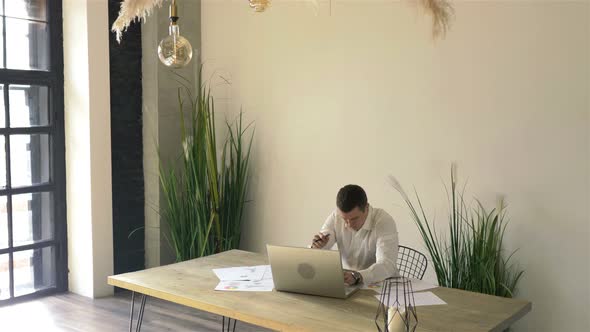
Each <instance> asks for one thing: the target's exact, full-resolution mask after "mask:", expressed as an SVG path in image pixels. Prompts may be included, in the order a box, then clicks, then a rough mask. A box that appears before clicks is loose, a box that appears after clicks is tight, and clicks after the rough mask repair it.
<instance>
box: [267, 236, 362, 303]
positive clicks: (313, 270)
mask: <svg viewBox="0 0 590 332" xmlns="http://www.w3.org/2000/svg"><path fill="white" fill-rule="evenodd" d="M266 249H267V251H268V260H269V263H270V266H271V269H272V276H273V282H274V284H275V289H276V290H279V291H288V292H295V293H303V294H312V295H321V296H329V297H337V298H346V297H347V296H348V295H350V294H352V292H350V290H349V291H346V290H345V285H344V279H343V272H342V262H341V260H340V252H339V251H335V250H320V249H308V248H295V247H282V246H273V245H267V246H266Z"/></svg>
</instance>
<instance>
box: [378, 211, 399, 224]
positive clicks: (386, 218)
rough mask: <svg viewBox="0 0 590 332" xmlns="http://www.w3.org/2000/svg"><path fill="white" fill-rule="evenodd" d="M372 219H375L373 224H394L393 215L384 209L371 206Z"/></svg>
mask: <svg viewBox="0 0 590 332" xmlns="http://www.w3.org/2000/svg"><path fill="white" fill-rule="evenodd" d="M373 219H374V220H375V221H374V222H375V225H379V224H393V225H395V221H394V220H393V217H392V216H391V215H390V214H389V213H388V212H387V211H385V210H383V209H380V208H373Z"/></svg>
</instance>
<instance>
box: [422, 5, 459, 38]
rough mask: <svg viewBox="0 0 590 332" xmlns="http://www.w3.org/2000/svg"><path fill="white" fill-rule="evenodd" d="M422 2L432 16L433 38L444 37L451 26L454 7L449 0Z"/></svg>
mask: <svg viewBox="0 0 590 332" xmlns="http://www.w3.org/2000/svg"><path fill="white" fill-rule="evenodd" d="M420 2H421V3H422V6H424V8H425V9H426V10H427V11H429V12H430V14H431V15H432V35H433V37H434V38H438V37H444V35H445V34H446V33H447V31H448V30H449V26H450V25H451V16H452V15H453V12H454V10H453V6H451V4H450V3H449V2H448V1H447V0H420Z"/></svg>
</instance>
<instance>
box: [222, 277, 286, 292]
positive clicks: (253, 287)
mask: <svg viewBox="0 0 590 332" xmlns="http://www.w3.org/2000/svg"><path fill="white" fill-rule="evenodd" d="M274 286H275V285H274V283H273V282H272V279H261V280H234V281H221V282H219V284H217V287H215V290H218V291H230V292H271V291H272V289H273V288H274Z"/></svg>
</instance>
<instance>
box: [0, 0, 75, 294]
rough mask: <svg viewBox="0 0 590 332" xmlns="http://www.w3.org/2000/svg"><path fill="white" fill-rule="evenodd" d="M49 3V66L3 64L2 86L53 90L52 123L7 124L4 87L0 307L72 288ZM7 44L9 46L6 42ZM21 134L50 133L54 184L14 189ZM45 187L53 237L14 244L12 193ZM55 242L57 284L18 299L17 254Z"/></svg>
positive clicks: (55, 1) (58, 33)
mask: <svg viewBox="0 0 590 332" xmlns="http://www.w3.org/2000/svg"><path fill="white" fill-rule="evenodd" d="M5 1H11V0H3V1H2V0H0V5H1V6H4V4H5ZM46 5H47V15H48V20H47V23H48V30H49V34H48V36H49V58H50V60H49V70H48V71H42V70H15V69H6V68H0V85H3V86H4V87H7V86H8V85H41V86H47V87H48V88H49V96H48V98H49V118H50V123H49V125H44V126H34V127H29V128H9V123H10V122H9V121H10V119H9V117H10V114H9V102H6V101H8V94H9V89H7V88H5V89H4V90H3V93H4V100H5V121H6V127H5V128H0V136H4V137H5V142H4V144H5V147H4V148H5V149H6V188H0V196H6V198H7V219H8V220H7V221H8V234H9V239H8V248H4V249H0V255H2V254H8V255H9V279H10V298H9V299H6V300H0V306H3V305H6V304H12V303H14V302H18V301H22V300H29V299H32V298H37V297H40V296H46V295H49V294H54V293H57V292H65V291H67V290H68V267H67V221H66V166H65V128H64V64H63V18H62V0H47V1H46ZM3 13H5V11H3ZM32 21H35V20H32ZM2 24H3V25H4V29H3V32H2V33H3V38H4V41H6V20H3V23H2ZM4 44H6V42H5V43H4ZM7 47H8V45H4V47H3V49H2V52H4V63H6V48H7ZM4 67H5V66H4ZM18 134H27V135H30V134H49V135H50V136H49V137H50V144H49V145H50V156H51V157H50V158H51V159H52V160H51V163H50V165H49V167H50V170H51V179H50V182H48V183H43V184H38V185H29V186H26V187H18V188H12V187H11V183H10V182H11V176H10V175H11V165H10V164H11V163H10V151H9V150H10V136H11V135H18ZM47 191H49V192H52V194H53V218H54V232H53V239H52V240H44V241H39V242H35V243H32V244H27V245H23V246H17V247H13V234H12V233H13V224H12V222H13V221H12V196H14V195H18V194H25V193H27V194H29V193H43V192H47ZM52 246H53V248H54V250H55V251H54V254H55V287H50V288H46V289H43V290H40V291H36V292H34V293H31V294H27V295H23V296H19V297H14V267H13V253H14V252H19V251H24V250H32V249H41V248H46V247H52Z"/></svg>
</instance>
